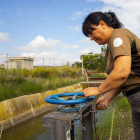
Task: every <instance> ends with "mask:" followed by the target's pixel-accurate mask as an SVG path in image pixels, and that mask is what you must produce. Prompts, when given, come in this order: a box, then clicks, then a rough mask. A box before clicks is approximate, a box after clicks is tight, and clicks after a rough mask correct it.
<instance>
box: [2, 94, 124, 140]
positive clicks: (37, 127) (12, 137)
mask: <svg viewBox="0 0 140 140" xmlns="http://www.w3.org/2000/svg"><path fill="white" fill-rule="evenodd" d="M120 98H122V95H121V94H120V95H118V96H117V97H116V98H115V99H114V100H113V102H114V103H117V101H118V100H119V99H120ZM96 100H97V98H95V99H94V101H92V102H91V103H92V104H93V106H94V105H95V103H96ZM112 107H113V106H112V105H111V106H109V107H108V109H107V110H105V111H104V113H106V112H107V111H108V110H109V109H111V108H112ZM47 113H50V112H46V113H44V114H41V115H39V116H37V117H35V118H33V119H31V120H28V121H26V122H23V123H21V124H19V125H16V126H14V127H13V128H11V129H8V130H5V131H3V132H2V136H1V140H52V130H51V128H45V127H43V126H42V118H43V116H44V115H46V114H47ZM101 113H102V111H98V112H97V114H96V117H97V118H98V116H99V115H101ZM81 132H82V131H81V128H80V126H79V122H78V121H76V122H75V139H76V140H81V138H80V135H81Z"/></svg>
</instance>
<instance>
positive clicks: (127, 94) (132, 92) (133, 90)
mask: <svg viewBox="0 0 140 140" xmlns="http://www.w3.org/2000/svg"><path fill="white" fill-rule="evenodd" d="M139 91H140V86H139V87H136V88H133V89H131V90H129V91H122V94H123V95H124V96H129V95H132V94H135V93H137V92H139Z"/></svg>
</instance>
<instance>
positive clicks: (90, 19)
mask: <svg viewBox="0 0 140 140" xmlns="http://www.w3.org/2000/svg"><path fill="white" fill-rule="evenodd" d="M101 20H102V21H104V22H105V23H106V24H107V26H109V27H112V28H114V29H117V28H122V27H123V24H122V23H121V22H120V21H119V20H118V18H117V16H116V14H115V13H113V12H110V11H109V12H105V13H102V12H93V13H91V14H89V15H88V16H87V17H86V19H85V21H84V22H83V27H82V31H83V34H84V35H85V36H87V37H89V34H91V31H92V30H95V28H93V27H91V26H92V25H96V26H98V25H99V22H100V21H101Z"/></svg>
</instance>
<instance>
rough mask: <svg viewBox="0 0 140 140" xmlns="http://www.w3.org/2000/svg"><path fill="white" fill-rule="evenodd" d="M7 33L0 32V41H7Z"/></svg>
mask: <svg viewBox="0 0 140 140" xmlns="http://www.w3.org/2000/svg"><path fill="white" fill-rule="evenodd" d="M8 36H9V34H8V33H0V42H9V41H10V39H9V37H8Z"/></svg>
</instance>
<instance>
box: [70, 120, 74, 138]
mask: <svg viewBox="0 0 140 140" xmlns="http://www.w3.org/2000/svg"><path fill="white" fill-rule="evenodd" d="M71 123H72V124H73V125H71V128H72V129H71V130H70V135H71V140H75V139H74V121H71Z"/></svg>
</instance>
